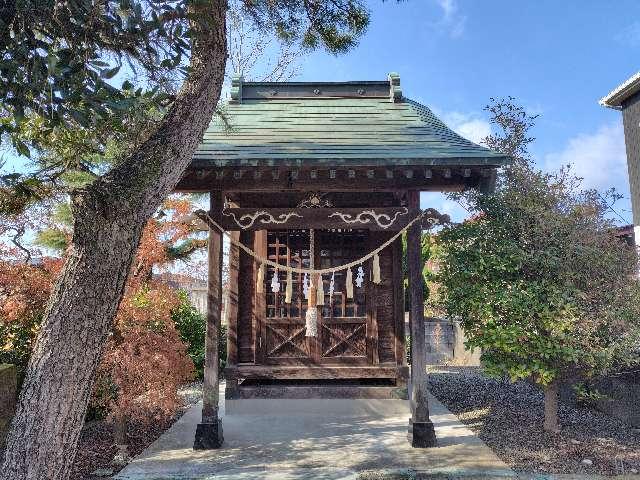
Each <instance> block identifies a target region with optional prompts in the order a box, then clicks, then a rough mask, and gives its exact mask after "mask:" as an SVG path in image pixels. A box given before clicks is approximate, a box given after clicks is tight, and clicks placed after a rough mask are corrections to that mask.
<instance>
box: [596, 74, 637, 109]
mask: <svg viewBox="0 0 640 480" xmlns="http://www.w3.org/2000/svg"><path fill="white" fill-rule="evenodd" d="M638 92H640V72H638V73H636V74H635V75H633V76H631V77H630V78H629V79H627V80H626V81H625V82H623V83H622V84H621V85H619V86H618V87H616V88H615V89H613V91H611V93H609V94H608V95H606V96H605V97H602V98H601V99H600V102H599V103H600V105H602V106H603V107H607V108H613V109H614V110H622V104H623V103H624V102H625V101H626V100H627V99H628V98H630V97H632V96H633V95H635V94H636V93H638Z"/></svg>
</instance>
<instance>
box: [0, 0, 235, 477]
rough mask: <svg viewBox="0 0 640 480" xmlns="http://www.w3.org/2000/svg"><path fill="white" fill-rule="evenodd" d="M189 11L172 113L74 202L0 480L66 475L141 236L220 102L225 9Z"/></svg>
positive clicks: (202, 5)
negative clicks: (185, 63)
mask: <svg viewBox="0 0 640 480" xmlns="http://www.w3.org/2000/svg"><path fill="white" fill-rule="evenodd" d="M192 13H193V17H192V18H194V19H196V20H194V21H193V24H192V28H193V30H194V41H193V45H192V56H191V72H190V74H189V76H188V78H187V79H186V80H185V82H184V83H183V85H182V88H181V89H180V92H179V93H178V95H177V97H176V99H175V102H174V103H173V105H172V106H171V108H170V110H169V111H168V112H167V114H166V116H165V117H164V118H163V120H162V121H161V122H160V124H159V125H158V127H157V129H156V130H155V131H153V132H151V133H150V134H149V136H148V137H147V138H146V140H144V141H143V142H142V143H141V144H140V147H138V148H137V149H136V150H135V151H133V152H132V153H131V154H130V155H129V156H128V157H126V158H125V159H124V160H123V161H122V163H120V164H119V165H118V166H117V167H115V168H114V169H113V170H112V171H110V172H109V173H108V174H106V175H105V176H104V177H102V178H100V179H99V180H97V181H96V182H95V183H93V184H92V185H90V186H89V187H87V188H85V189H83V190H81V191H77V192H75V193H74V195H72V199H71V200H72V210H73V213H74V233H73V239H72V247H71V251H70V252H69V254H68V258H67V261H66V264H65V266H64V269H63V270H62V272H61V275H60V278H59V279H58V282H57V284H56V286H55V288H54V291H53V294H52V297H51V299H50V301H49V305H48V307H47V309H46V312H45V316H44V319H43V322H42V327H41V331H40V334H39V335H38V338H37V340H36V342H35V345H34V349H33V353H32V356H31V360H30V362H29V365H28V368H27V376H26V380H25V383H24V385H23V387H22V391H21V393H20V398H19V402H18V408H17V411H16V415H15V417H14V420H13V422H12V425H11V429H10V432H9V435H8V438H7V444H6V454H5V459H4V463H3V465H2V468H1V469H0V478H1V479H3V480H54V479H55V480H65V479H67V478H68V476H69V474H70V472H71V468H72V465H73V461H74V457H75V451H76V447H77V443H78V437H79V435H80V430H81V428H82V425H83V422H84V416H85V411H86V407H87V403H88V400H89V397H90V394H91V390H92V387H93V381H94V377H95V371H96V367H97V365H98V363H99V360H100V357H101V354H102V351H103V348H104V345H105V343H106V340H107V337H108V335H109V333H110V331H111V328H112V324H113V320H114V317H115V315H116V311H117V308H118V305H119V302H120V300H121V298H122V295H123V292H124V287H125V282H126V279H127V275H128V273H129V270H130V268H131V264H132V261H133V258H134V255H135V251H136V248H137V246H138V243H139V241H140V236H141V233H142V230H143V228H144V225H145V224H146V221H147V220H148V218H149V217H150V216H151V215H152V214H153V213H154V212H155V211H156V210H157V208H158V207H159V206H160V204H161V202H162V201H163V199H164V198H165V197H166V196H167V195H168V194H169V193H170V192H171V191H172V189H173V188H174V186H175V185H176V183H177V182H178V180H179V179H180V177H181V176H182V173H183V172H184V170H185V169H186V167H187V165H188V164H189V162H190V160H191V157H192V154H193V151H194V150H195V148H196V147H197V145H198V142H199V141H200V140H201V138H202V135H203V133H204V130H205V129H206V127H207V125H208V124H209V122H210V121H211V117H212V115H213V113H214V110H215V107H216V104H217V102H218V99H219V96H220V88H221V85H222V82H223V78H224V68H225V63H226V55H227V53H226V32H225V14H226V1H225V0H209V1H206V2H194V4H193V6H192Z"/></svg>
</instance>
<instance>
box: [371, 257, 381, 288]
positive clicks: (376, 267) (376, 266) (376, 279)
mask: <svg viewBox="0 0 640 480" xmlns="http://www.w3.org/2000/svg"><path fill="white" fill-rule="evenodd" d="M381 281H382V280H381V279H380V256H379V255H378V254H377V253H376V254H375V255H374V256H373V283H375V284H376V285H377V284H379V283H380V282H381Z"/></svg>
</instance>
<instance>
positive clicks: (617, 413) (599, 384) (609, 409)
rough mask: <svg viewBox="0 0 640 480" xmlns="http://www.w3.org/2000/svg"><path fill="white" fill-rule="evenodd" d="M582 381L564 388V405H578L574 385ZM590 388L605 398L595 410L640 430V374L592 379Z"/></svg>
mask: <svg viewBox="0 0 640 480" xmlns="http://www.w3.org/2000/svg"><path fill="white" fill-rule="evenodd" d="M580 381H581V380H580V379H579V378H576V379H574V380H573V381H571V382H568V383H567V384H565V385H563V386H562V388H561V389H560V399H561V401H562V402H563V403H566V404H568V405H576V404H577V403H578V401H579V399H578V398H577V397H576V392H575V390H574V389H573V385H574V384H575V383H578V382H580ZM589 386H590V388H591V389H595V390H596V391H597V392H598V393H600V394H601V395H603V397H604V398H602V399H601V400H597V401H595V402H594V403H593V405H592V406H593V407H594V408H596V409H598V410H600V411H601V412H604V413H606V414H608V415H611V416H612V417H616V418H619V419H620V420H622V421H623V422H625V423H628V424H629V425H633V426H634V427H636V428H640V374H638V373H628V374H623V375H611V376H608V377H600V378H596V379H591V380H589Z"/></svg>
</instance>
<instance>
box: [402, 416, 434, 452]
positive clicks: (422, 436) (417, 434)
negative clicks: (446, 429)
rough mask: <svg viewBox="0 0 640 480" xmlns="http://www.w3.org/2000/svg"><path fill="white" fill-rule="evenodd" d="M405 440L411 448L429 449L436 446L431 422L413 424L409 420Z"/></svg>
mask: <svg viewBox="0 0 640 480" xmlns="http://www.w3.org/2000/svg"><path fill="white" fill-rule="evenodd" d="M407 438H408V439H409V443H410V444H411V446H412V447H413V448H430V447H435V446H436V444H437V440H436V432H435V430H434V429H433V423H431V422H414V421H413V420H412V419H409V432H408V434H407Z"/></svg>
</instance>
